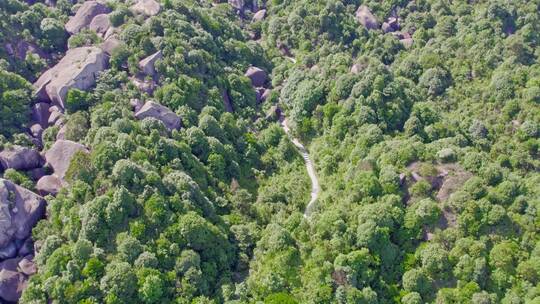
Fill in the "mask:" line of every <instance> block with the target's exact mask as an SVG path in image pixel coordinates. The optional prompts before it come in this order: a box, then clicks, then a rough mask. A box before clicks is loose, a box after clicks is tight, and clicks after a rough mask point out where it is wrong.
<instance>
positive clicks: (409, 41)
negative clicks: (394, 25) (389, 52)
mask: <svg viewBox="0 0 540 304" xmlns="http://www.w3.org/2000/svg"><path fill="white" fill-rule="evenodd" d="M399 42H401V44H403V47H405V48H406V49H410V48H411V47H412V45H413V42H414V41H413V39H412V38H405V39H400V40H399Z"/></svg>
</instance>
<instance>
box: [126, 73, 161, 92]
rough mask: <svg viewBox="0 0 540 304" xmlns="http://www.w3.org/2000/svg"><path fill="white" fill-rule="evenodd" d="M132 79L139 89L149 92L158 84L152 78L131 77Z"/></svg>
mask: <svg viewBox="0 0 540 304" xmlns="http://www.w3.org/2000/svg"><path fill="white" fill-rule="evenodd" d="M130 80H131V82H132V83H133V85H135V87H136V88H137V89H139V90H140V91H141V92H143V93H147V94H152V93H153V92H154V90H155V89H156V86H157V85H156V83H155V82H154V81H153V80H151V79H146V78H144V79H141V78H139V77H131V78H130Z"/></svg>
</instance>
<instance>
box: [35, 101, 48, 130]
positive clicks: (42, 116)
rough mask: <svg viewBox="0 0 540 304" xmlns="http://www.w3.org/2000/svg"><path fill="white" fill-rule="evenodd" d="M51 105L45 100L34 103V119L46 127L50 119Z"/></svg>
mask: <svg viewBox="0 0 540 304" xmlns="http://www.w3.org/2000/svg"><path fill="white" fill-rule="evenodd" d="M49 107H50V105H49V104H48V103H45V102H38V103H36V104H34V105H32V120H33V121H35V122H36V123H38V124H40V125H41V126H42V127H44V128H46V127H47V121H48V120H49V115H50V112H49Z"/></svg>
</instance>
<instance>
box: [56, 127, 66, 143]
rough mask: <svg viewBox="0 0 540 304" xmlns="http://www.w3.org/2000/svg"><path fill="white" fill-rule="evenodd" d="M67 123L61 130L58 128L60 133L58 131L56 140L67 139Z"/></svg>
mask: <svg viewBox="0 0 540 304" xmlns="http://www.w3.org/2000/svg"><path fill="white" fill-rule="evenodd" d="M66 130H67V127H66V125H63V126H62V127H61V128H60V130H58V133H56V140H61V139H66Z"/></svg>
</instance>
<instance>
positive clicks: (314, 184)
mask: <svg viewBox="0 0 540 304" xmlns="http://www.w3.org/2000/svg"><path fill="white" fill-rule="evenodd" d="M279 122H280V124H281V128H283V131H285V133H286V134H287V135H288V136H289V138H290V140H291V142H292V143H293V144H294V145H295V146H296V148H297V149H298V151H299V152H300V154H301V155H302V158H303V159H304V163H305V164H306V170H307V172H308V175H309V178H310V179H311V200H310V201H309V203H308V204H307V205H306V209H305V210H304V217H305V218H308V217H309V216H310V215H311V214H312V213H313V210H314V209H315V206H316V202H317V198H318V197H319V192H320V191H321V187H320V186H319V179H318V178H317V174H316V171H315V167H314V166H313V162H312V161H311V159H310V158H309V152H308V150H307V149H306V147H304V145H303V144H302V143H300V141H299V140H298V139H297V138H295V137H293V135H292V134H291V129H290V128H289V125H288V124H287V118H286V117H285V116H281V117H280V120H279Z"/></svg>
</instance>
